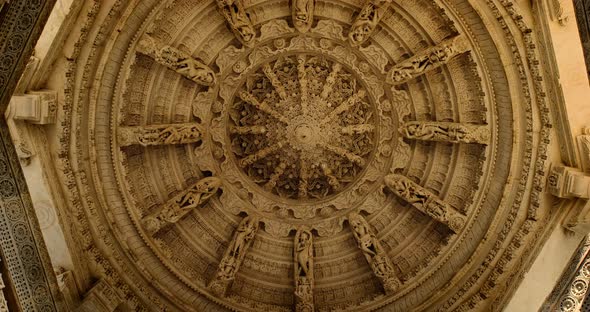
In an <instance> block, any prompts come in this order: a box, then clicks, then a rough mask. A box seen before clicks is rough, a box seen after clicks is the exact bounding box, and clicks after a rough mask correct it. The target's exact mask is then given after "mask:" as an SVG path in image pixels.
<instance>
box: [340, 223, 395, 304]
mask: <svg viewBox="0 0 590 312" xmlns="http://www.w3.org/2000/svg"><path fill="white" fill-rule="evenodd" d="M348 222H349V223H350V227H351V230H352V234H353V236H354V238H355V239H356V242H357V244H358V247H359V248H360V249H361V251H362V252H363V255H364V256H365V259H366V260H367V263H368V264H369V266H371V269H372V270H373V273H375V276H377V278H378V279H379V281H381V283H382V284H383V288H384V289H385V292H387V293H393V292H395V291H396V290H397V289H398V288H399V287H400V286H401V282H400V280H399V279H398V278H397V276H396V275H395V271H394V269H393V266H392V265H391V261H390V260H389V257H388V256H387V253H385V251H384V250H383V247H382V246H381V243H380V242H379V240H378V239H377V237H376V236H375V235H374V234H373V231H372V230H371V227H370V226H369V223H368V222H367V220H365V218H363V217H362V216H361V215H360V214H358V213H356V212H353V213H351V214H350V215H349V216H348Z"/></svg>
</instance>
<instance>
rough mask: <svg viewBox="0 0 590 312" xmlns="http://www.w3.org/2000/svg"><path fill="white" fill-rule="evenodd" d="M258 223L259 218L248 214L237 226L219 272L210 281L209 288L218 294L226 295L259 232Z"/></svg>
mask: <svg viewBox="0 0 590 312" xmlns="http://www.w3.org/2000/svg"><path fill="white" fill-rule="evenodd" d="M258 225H259V220H258V219H257V218H255V217H253V216H247V217H246V218H244V219H243V220H242V222H240V224H239V225H238V227H237V228H236V231H235V232H234V236H233V239H232V240H231V242H230V244H229V246H228V248H227V249H226V250H225V253H224V255H223V258H222V259H221V262H220V263H219V267H218V268H217V273H216V274H215V277H214V278H213V280H212V281H211V283H209V289H211V291H212V292H213V293H215V294H216V295H217V296H225V294H226V292H227V289H228V288H229V287H230V285H231V283H232V282H233V280H234V279H235V275H236V273H237V272H238V270H239V269H240V265H241V264H242V261H243V260H244V257H245V256H246V252H247V251H248V248H250V245H251V244H252V241H253V240H254V236H256V233H257V232H258Z"/></svg>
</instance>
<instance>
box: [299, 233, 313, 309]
mask: <svg viewBox="0 0 590 312" xmlns="http://www.w3.org/2000/svg"><path fill="white" fill-rule="evenodd" d="M294 254H295V310H296V311H297V312H303V311H305V312H307V311H314V307H313V285H314V277H313V235H312V233H311V232H310V231H308V230H304V229H301V230H299V231H297V234H296V235H295V250H294Z"/></svg>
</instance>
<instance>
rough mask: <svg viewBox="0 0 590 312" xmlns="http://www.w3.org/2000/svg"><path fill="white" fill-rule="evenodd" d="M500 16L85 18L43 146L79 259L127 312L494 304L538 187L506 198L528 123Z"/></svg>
mask: <svg viewBox="0 0 590 312" xmlns="http://www.w3.org/2000/svg"><path fill="white" fill-rule="evenodd" d="M502 2H503V0H502V1H481V2H480V1H469V2H461V1H459V2H456V3H455V2H452V1H451V2H449V1H426V0H416V1H403V4H402V3H401V2H400V1H377V0H368V1H360V2H359V1H349V0H334V1H324V0H315V1H312V0H297V1H243V0H215V1H212V0H209V1H193V0H171V1H168V2H166V3H162V2H161V1H156V0H142V1H140V3H141V5H140V4H137V3H136V2H128V3H126V4H125V5H118V6H113V7H112V8H111V9H112V11H111V13H109V14H93V15H92V14H91V15H89V18H97V21H96V23H104V24H105V27H104V28H101V29H100V31H96V32H95V31H94V29H95V28H93V27H89V29H93V31H92V32H88V33H87V35H88V36H90V38H89V39H88V41H83V43H81V46H84V49H83V51H76V53H74V54H75V55H74V57H75V58H76V60H78V59H79V61H76V62H80V64H77V63H76V64H72V69H71V72H68V75H66V77H68V79H67V81H68V83H69V84H70V85H69V89H68V90H67V100H66V102H67V105H66V106H67V107H65V108H63V111H64V112H63V120H64V122H63V128H64V130H63V133H62V135H63V142H73V143H74V144H72V146H71V148H68V149H66V148H64V150H60V152H59V153H57V154H58V155H60V157H62V158H61V159H62V160H63V162H64V165H63V166H64V168H65V169H64V170H63V171H64V172H63V179H64V183H65V184H66V185H67V186H68V187H70V189H72V191H71V192H73V193H75V194H72V196H71V197H72V203H70V204H71V206H72V207H74V208H75V209H77V214H76V215H77V216H80V217H79V218H80V220H79V223H80V224H81V225H80V226H81V227H82V230H81V231H80V232H82V233H89V234H88V235H86V236H85V237H84V246H91V247H89V250H90V251H89V252H91V253H92V256H93V258H96V259H97V262H99V264H98V265H97V266H99V267H100V268H104V270H103V271H102V272H105V275H108V278H109V279H111V280H110V281H109V282H110V283H111V284H112V285H122V286H121V288H122V290H121V292H122V293H124V295H125V296H126V298H131V299H129V301H130V303H129V304H130V306H131V307H133V308H137V309H138V310H141V308H142V307H143V306H144V305H145V306H149V307H150V309H154V310H164V309H169V310H180V311H230V310H231V311H293V310H294V309H295V310H298V311H334V310H336V311H346V310H349V311H373V310H378V309H383V310H396V311H409V310H418V311H419V310H439V311H453V310H459V311H461V310H462V309H466V308H463V306H466V307H471V306H477V304H478V302H479V301H480V300H481V299H482V298H490V300H489V302H490V303H489V304H491V303H492V302H494V300H495V298H503V296H504V292H502V293H501V294H500V292H497V291H496V289H498V288H497V287H496V286H495V285H499V284H501V283H504V282H505V281H506V279H505V274H503V273H502V272H504V271H503V269H504V268H506V267H509V266H511V265H517V264H513V262H511V260H510V259H514V258H516V257H519V256H520V255H527V253H528V252H529V251H528V250H527V251H525V250H524V249H523V248H522V247H521V246H524V245H526V244H525V242H527V241H528V240H529V238H530V237H532V236H533V235H532V233H533V232H534V231H535V230H536V229H537V227H536V225H535V221H534V220H537V219H538V217H539V215H543V213H545V212H546V211H542V208H540V207H541V206H540V204H539V202H540V200H541V198H543V196H540V194H541V193H540V191H539V189H540V190H542V188H540V187H534V188H533V189H532V190H530V192H527V193H524V192H523V190H524V189H525V188H526V187H527V185H529V186H530V185H531V184H535V185H537V184H539V183H541V182H539V181H543V179H542V178H540V177H539V176H542V175H543V174H544V170H545V169H544V166H543V158H537V156H536V155H540V156H541V155H545V154H546V151H547V150H546V147H547V144H546V141H545V140H546V139H547V137H548V133H547V132H546V131H545V129H546V126H547V125H548V124H549V121H548V118H546V117H547V116H545V115H544V114H546V113H547V112H548V111H549V110H547V109H546V107H544V106H543V105H545V104H544V103H543V102H542V100H543V94H544V93H543V92H542V91H543V90H541V89H539V88H542V85H543V84H542V79H538V78H539V74H538V72H534V73H533V72H531V71H532V70H536V66H537V64H538V63H539V62H538V60H537V59H536V57H535V53H534V46H535V45H534V41H530V40H532V39H531V37H530V32H528V31H526V29H521V27H520V26H522V25H521V23H524V22H523V19H517V14H513V13H514V12H513V10H515V8H513V7H511V6H509V5H508V4H507V5H506V7H505V8H497V7H495V6H496V4H497V3H502ZM504 2H506V1H504ZM104 6H109V7H110V4H104ZM106 9H107V8H101V9H100V10H106ZM500 9H501V10H500ZM96 10H98V9H96ZM101 12H103V11H101ZM105 12H106V11H105ZM478 12H483V13H485V15H484V16H486V18H491V17H494V18H495V19H494V20H493V21H494V23H487V22H485V23H484V22H483V21H482V19H480V18H479V15H478ZM95 13H97V12H95ZM107 15H108V17H107ZM517 20H518V23H517V22H516V21H517ZM92 23H94V22H92ZM92 23H91V24H92ZM496 23H497V24H498V26H496ZM502 23H508V25H503V24H502ZM114 25H116V26H114ZM489 27H492V28H493V30H490V29H489ZM115 30H121V33H120V34H115V32H116V31H115ZM472 30H473V31H472ZM491 31H494V35H493V36H491V35H490V32H491ZM511 32H515V34H517V36H516V37H513V36H512V35H510V34H511ZM95 33H96V34H97V35H96V36H98V37H94V34H95ZM117 33H118V32H117ZM104 36H106V37H108V38H109V39H108V40H105V37H104ZM111 36H112V38H111ZM150 38H151V39H150ZM510 38H512V39H514V38H520V39H518V40H517V42H520V43H522V45H518V46H512V45H511V42H513V41H511V40H510ZM84 40H85V39H84ZM146 40H153V41H146ZM497 40H501V41H499V42H496V41H497ZM523 40H527V41H528V42H527V43H526V44H524V41H523ZM531 49H532V50H531ZM125 51H126V53H123V52H125ZM531 51H532V52H531ZM500 55H501V56H502V57H500ZM81 56H84V57H81ZM525 60H527V62H525ZM109 62H110V63H109ZM183 62H184V63H185V65H186V66H188V67H186V68H189V70H185V69H186V68H185V67H182V66H185V65H181V64H182V63H183ZM197 62H198V63H197ZM105 63H106V64H112V66H111V65H109V66H103V65H104V64H105ZM188 63H190V64H188ZM527 66H528V67H527ZM103 67H104V68H103ZM107 70H108V72H107ZM197 70H203V71H202V73H204V74H205V75H204V76H203V77H204V78H205V79H193V78H196V77H197V76H199V75H196V73H197ZM191 77H193V78H191ZM207 77H208V78H207ZM507 77H511V78H519V79H520V80H519V83H520V84H521V85H522V88H514V87H512V86H509V83H508V78H507ZM186 78H189V79H186ZM533 78H534V81H533ZM211 79H212V80H211ZM207 81H211V83H208V82H207ZM206 82H207V83H206ZM520 90H526V92H524V91H523V92H522V94H519V91H520ZM533 93H534V94H533ZM513 101H514V102H515V103H517V104H514V103H513ZM537 101H539V102H537ZM515 105H518V108H516V107H515ZM537 106H538V107H537ZM534 122H537V123H539V124H537V125H536V126H535V128H533V125H534ZM80 125H84V127H80ZM185 125H186V126H188V127H189V128H186V129H185V128H182V127H184V126H185ZM191 127H193V128H191ZM193 130H194V131H193ZM537 130H538V131H537ZM185 131H186V132H185ZM183 133H184V134H186V137H185V136H184V135H183ZM197 133H198V134H197ZM449 143H454V144H449ZM142 145H143V146H142ZM144 146H147V148H146V147H144ZM513 146H518V148H513ZM74 153H75V154H74ZM70 154H73V155H71V157H70ZM540 156H539V157H540ZM70 162H72V163H70ZM515 163H519V166H517V167H514V166H511V164H515ZM60 174H61V173H60ZM203 177H209V178H203ZM205 180H206V181H209V182H208V183H205V184H207V186H202V184H203V181H205ZM103 185H105V186H104V187H100V188H99V186H103ZM525 196H530V200H529V199H528V198H529V197H527V199H526V200H525V198H524V197H525ZM524 203H526V205H527V206H526V208H524ZM521 205H522V206H523V207H521ZM521 208H522V209H521ZM244 215H247V216H248V217H247V218H246V219H243V216H244ZM236 224H239V225H238V227H237V228H236ZM524 224H528V228H525V227H524ZM254 235H255V238H254ZM293 235H295V237H293ZM482 237H485V239H486V241H485V243H484V242H483V239H482ZM535 237H540V236H535ZM95 242H98V244H96V243H95ZM120 242H124V243H120ZM496 242H497V244H496ZM95 244H96V246H98V247H92V246H95ZM501 246H512V247H510V248H511V249H510V251H509V252H508V251H507V252H504V251H502V250H500V249H499V248H504V247H501ZM458 250H460V251H461V252H457V251H458ZM523 258H527V257H523ZM130 259H132V260H133V261H131V260H130ZM527 259H528V258H527ZM518 265H521V264H520V263H519V264H518ZM121 276H124V277H125V278H124V279H123V278H121ZM488 279H490V281H491V282H490V283H487V281H488ZM146 281H150V282H149V284H148V283H147V282H146ZM126 283H133V284H134V285H133V287H127V285H126ZM484 286H485V287H484ZM432 289H440V290H441V291H439V292H436V293H433V292H432ZM502 290H504V289H502ZM136 293H141V296H139V297H138V296H136ZM485 305H486V307H489V306H488V301H486V303H485ZM500 306H501V305H500Z"/></svg>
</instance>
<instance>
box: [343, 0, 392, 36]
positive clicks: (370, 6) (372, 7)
mask: <svg viewBox="0 0 590 312" xmlns="http://www.w3.org/2000/svg"><path fill="white" fill-rule="evenodd" d="M390 4H391V0H367V3H366V4H365V6H364V7H363V8H362V10H361V12H360V13H359V15H358V16H357V18H356V19H355V21H354V22H353V23H352V27H351V28H350V33H349V34H348V39H349V40H350V44H351V45H353V46H358V45H361V44H362V43H364V42H365V41H367V40H368V39H369V37H371V35H372V34H373V32H374V31H375V27H377V24H379V22H380V21H381V19H382V18H383V16H384V15H385V12H387V9H388V8H389V5H390Z"/></svg>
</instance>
